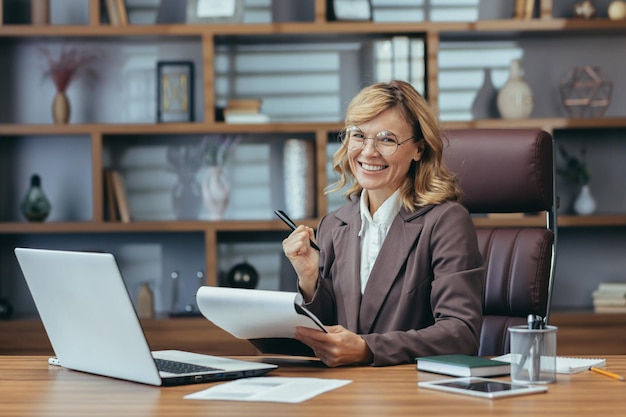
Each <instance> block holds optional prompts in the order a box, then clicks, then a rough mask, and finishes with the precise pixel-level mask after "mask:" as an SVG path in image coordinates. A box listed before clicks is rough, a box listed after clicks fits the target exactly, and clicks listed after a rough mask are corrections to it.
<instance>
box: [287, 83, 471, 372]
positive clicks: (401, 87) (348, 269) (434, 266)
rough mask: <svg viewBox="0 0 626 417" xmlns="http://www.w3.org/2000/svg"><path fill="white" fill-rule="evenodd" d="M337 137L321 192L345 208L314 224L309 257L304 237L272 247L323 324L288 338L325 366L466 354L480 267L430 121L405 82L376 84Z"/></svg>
mask: <svg viewBox="0 0 626 417" xmlns="http://www.w3.org/2000/svg"><path fill="white" fill-rule="evenodd" d="M341 138H342V142H343V145H342V146H341V148H340V149H339V150H338V151H337V152H336V154H335V155H334V157H333V163H334V167H335V171H336V172H337V173H338V174H339V180H338V182H337V183H335V184H333V185H331V186H330V187H329V188H328V189H327V192H333V191H337V190H339V189H342V188H343V187H344V186H345V185H346V184H348V187H349V188H348V189H347V191H345V192H344V196H345V197H346V198H347V199H348V203H346V204H345V205H344V206H342V207H341V208H339V209H338V210H336V211H334V212H332V213H329V214H327V215H325V216H324V217H323V218H322V219H321V221H320V223H319V226H318V231H317V244H318V246H319V247H320V251H319V252H318V251H316V250H315V249H313V248H312V247H311V244H310V241H309V239H313V240H314V239H315V235H314V232H313V230H312V229H311V228H310V227H306V226H303V225H301V226H299V227H298V228H297V229H296V230H295V231H293V232H292V233H291V234H290V235H289V236H288V237H287V238H286V239H285V240H284V241H283V250H284V252H285V255H286V256H287V258H288V259H289V261H290V262H291V264H292V265H293V267H294V269H295V271H296V274H297V275H298V287H299V291H300V292H301V294H302V296H303V297H304V300H305V301H306V303H307V308H308V309H309V310H311V311H312V312H313V313H315V314H316V315H317V316H318V317H319V318H320V319H321V320H322V322H323V323H324V324H325V325H328V326H327V330H328V333H324V332H321V331H318V330H313V329H308V328H298V329H297V330H296V334H295V338H296V339H298V340H300V341H302V342H303V343H305V344H307V345H308V346H310V347H311V348H312V349H313V351H314V352H315V354H316V356H317V357H319V358H320V359H321V360H322V361H323V362H324V363H325V364H326V365H327V366H331V367H334V366H341V365H349V364H373V365H376V366H383V365H395V364H400V363H409V362H413V361H414V360H415V358H416V357H418V356H428V355H439V354H450V353H464V354H476V352H477V351H478V343H479V336H480V326H481V320H482V307H481V305H482V304H481V295H482V288H483V267H482V258H481V255H480V252H479V250H478V244H477V239H476V231H475V229H474V226H473V223H472V220H471V217H470V215H469V214H468V212H467V210H466V209H465V208H464V207H463V206H462V205H461V204H460V203H459V202H458V200H459V198H460V191H459V189H458V185H457V181H456V178H455V177H454V175H453V174H452V173H451V172H450V171H448V170H447V169H446V168H445V166H444V165H443V163H442V153H443V142H442V140H441V132H440V130H439V128H438V124H437V119H436V117H435V115H434V113H433V111H432V110H431V109H430V107H429V106H428V103H427V102H426V100H425V99H424V98H423V97H422V96H421V95H420V94H419V93H418V92H417V91H416V90H415V89H414V88H413V87H412V86H411V85H410V84H408V83H406V82H403V81H392V82H390V83H379V84H375V85H372V86H369V87H366V88H364V89H363V90H362V91H361V92H360V93H359V94H358V95H357V96H356V97H354V99H353V100H352V101H351V103H350V105H349V106H348V109H347V112H346V120H345V128H344V130H343V132H342V134H341Z"/></svg>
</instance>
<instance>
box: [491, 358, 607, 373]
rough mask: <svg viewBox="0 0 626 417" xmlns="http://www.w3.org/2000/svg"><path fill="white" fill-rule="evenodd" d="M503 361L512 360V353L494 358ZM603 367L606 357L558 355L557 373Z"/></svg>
mask: <svg viewBox="0 0 626 417" xmlns="http://www.w3.org/2000/svg"><path fill="white" fill-rule="evenodd" d="M492 359H494V360H498V361H502V362H509V363H510V362H511V354H510V353H507V354H506V355H502V356H497V357H495V358H492ZM592 366H593V367H595V368H603V367H605V366H606V359H603V358H573V357H568V356H557V357H556V373H557V374H576V373H578V372H582V371H588V370H589V368H591V367H592Z"/></svg>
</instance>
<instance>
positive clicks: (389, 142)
mask: <svg viewBox="0 0 626 417" xmlns="http://www.w3.org/2000/svg"><path fill="white" fill-rule="evenodd" d="M413 138H415V136H411V137H410V138H408V139H405V140H403V141H402V142H400V141H399V140H398V137H397V136H396V135H395V133H393V132H390V131H388V130H381V131H380V132H378V133H377V134H376V136H374V137H371V138H368V137H366V136H365V134H364V133H363V132H362V131H361V129H359V128H358V127H356V126H350V127H348V128H347V129H346V130H344V131H343V132H341V133H340V134H339V139H340V140H341V142H342V143H343V144H344V145H346V147H347V148H348V150H350V151H358V150H359V149H362V148H364V147H365V142H367V140H368V139H371V140H373V141H374V148H375V149H376V150H377V151H378V153H379V154H381V155H383V156H391V155H393V154H394V153H396V151H397V150H398V147H399V146H400V145H402V144H403V143H406V142H408V141H410V140H411V139H413Z"/></svg>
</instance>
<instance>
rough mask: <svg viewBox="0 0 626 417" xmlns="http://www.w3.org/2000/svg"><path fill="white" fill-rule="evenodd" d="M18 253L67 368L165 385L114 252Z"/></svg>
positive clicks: (53, 343)
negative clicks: (113, 254) (112, 253)
mask: <svg viewBox="0 0 626 417" xmlns="http://www.w3.org/2000/svg"><path fill="white" fill-rule="evenodd" d="M15 255H16V256H17V259H18V262H19V264H20V267H21V268H22V272H23V274H24V277H25V279H26V283H27V285H28V288H29V290H30V292H31V294H32V297H33V300H34V302H35V305H36V306H37V310H38V312H39V315H40V317H41V320H42V322H43V325H44V327H45V329H46V332H47V334H48V338H49V339H50V343H51V344H52V348H53V349H54V352H55V354H56V355H57V357H58V358H59V361H60V362H61V364H62V365H63V366H64V367H66V368H69V369H74V370H78V371H84V372H90V373H94V374H98V375H106V376H111V377H114V378H121V379H127V380H131V381H136V382H142V383H145V384H152V385H161V378H160V376H159V373H158V370H157V368H156V365H155V363H154V359H153V358H152V355H151V353H150V348H149V346H148V343H147V341H146V338H145V335H144V333H143V330H142V328H141V325H140V323H139V319H138V318H137V314H136V313H135V310H134V307H133V304H132V301H131V299H130V296H129V294H128V291H127V289H126V286H125V285H124V281H123V279H122V277H121V275H120V271H119V269H118V267H117V264H116V262H115V259H114V257H113V256H112V255H111V254H108V253H85V252H66V251H49V250H43V249H25V248H16V249H15Z"/></svg>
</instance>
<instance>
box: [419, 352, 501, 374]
mask: <svg viewBox="0 0 626 417" xmlns="http://www.w3.org/2000/svg"><path fill="white" fill-rule="evenodd" d="M416 361H417V370H418V371H426V372H433V373H437V374H443V375H452V376H478V377H486V376H498V375H509V374H510V373H511V364H510V362H504V361H497V360H493V359H488V358H484V357H482V356H470V355H437V356H423V357H418V358H416Z"/></svg>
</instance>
